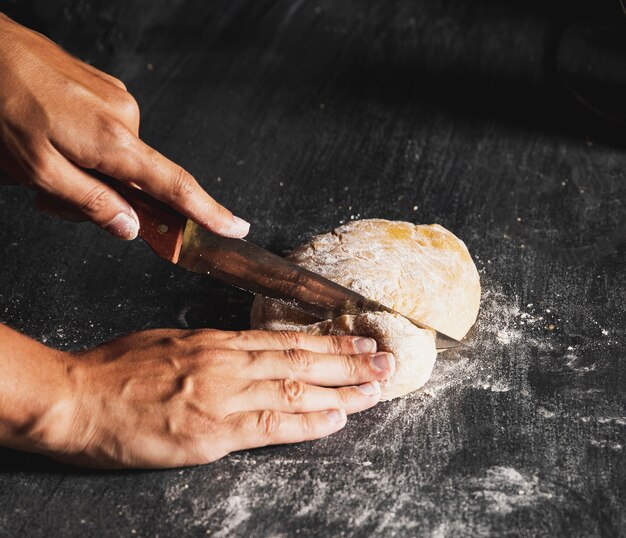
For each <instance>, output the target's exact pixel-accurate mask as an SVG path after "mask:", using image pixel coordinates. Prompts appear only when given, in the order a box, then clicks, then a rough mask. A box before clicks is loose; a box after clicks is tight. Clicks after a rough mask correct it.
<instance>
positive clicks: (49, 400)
mask: <svg viewBox="0 0 626 538" xmlns="http://www.w3.org/2000/svg"><path fill="white" fill-rule="evenodd" d="M76 363H78V361H76V359H74V358H73V357H72V356H71V355H69V354H67V353H63V352H61V351H57V350H54V349H51V348H48V347H46V346H44V345H43V344H40V343H38V342H35V341H34V340H31V339H30V338H27V337H26V336H23V335H21V334H19V333H17V332H14V331H12V330H10V329H8V328H7V327H4V326H2V325H0V444H2V445H5V446H9V447H11V448H16V449H19V450H26V451H29V452H38V453H45V454H51V453H58V452H60V451H61V452H62V451H64V450H66V447H67V446H68V444H69V442H70V440H71V437H70V433H71V430H72V423H73V421H74V416H75V414H76V402H77V389H78V381H77V369H76Z"/></svg>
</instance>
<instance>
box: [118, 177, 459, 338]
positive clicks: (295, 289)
mask: <svg viewBox="0 0 626 538" xmlns="http://www.w3.org/2000/svg"><path fill="white" fill-rule="evenodd" d="M114 187H115V188H116V189H117V190H118V191H120V193H121V194H122V195H123V196H124V197H125V198H126V199H127V200H128V202H129V203H130V204H131V206H132V207H133V209H134V210H135V212H136V213H137V216H138V217H139V236H140V237H141V238H142V239H143V240H144V241H145V242H146V243H147V244H148V245H149V246H150V247H151V248H152V250H154V252H155V253H156V254H157V255H158V256H160V257H161V258H163V259H165V260H167V261H169V262H171V263H174V264H176V265H179V266H181V267H184V268H185V269H187V270H189V271H193V272H195V273H201V274H207V275H210V276H212V277H215V278H217V279H218V280H221V281H222V282H225V283H227V284H230V285H232V286H235V287H238V288H241V289H244V290H246V291H249V292H252V293H255V294H258V295H263V296H265V297H271V298H273V299H277V300H279V301H282V302H284V303H286V304H287V305H289V306H292V307H295V308H297V309H299V310H301V311H303V312H305V313H306V314H309V315H310V316H311V317H312V318H314V319H315V320H320V319H321V320H324V319H332V318H335V317H338V316H341V315H343V314H362V313H364V312H389V313H391V314H397V315H400V316H402V317H404V318H406V319H408V320H409V321H410V322H411V323H412V324H413V325H415V326H416V327H419V328H420V329H428V330H431V331H433V332H434V333H435V342H436V346H437V349H438V350H443V349H450V348H453V347H457V346H459V345H463V344H462V343H461V342H459V341H458V340H456V339H454V338H452V337H451V336H447V335H445V334H443V333H442V332H440V331H437V330H436V329H433V328H432V327H429V326H428V325H426V324H424V323H422V322H420V321H417V320H415V319H412V318H410V317H408V316H405V315H403V314H401V313H400V312H396V311H395V310H393V309H392V308H389V307H387V306H385V305H383V304H381V303H379V302H377V301H373V300H371V299H368V298H367V297H364V296H363V295H360V294H358V293H356V292H354V291H352V290H350V289H348V288H345V287H343V286H340V285H339V284H337V283H336V282H333V281H332V280H328V279H327V278H324V277H323V276H321V275H318V274H316V273H314V272H313V271H309V270H307V269H305V268H304V267H301V266H299V265H297V264H295V263H293V262H291V261H289V260H287V259H285V258H282V257H281V256H277V255H276V254H272V253H271V252H269V251H268V250H265V249H263V248H261V247H259V246H257V245H255V244H253V243H250V242H249V241H246V240H244V239H233V238H230V237H222V236H220V235H217V234H214V233H212V232H210V231H208V230H206V229H204V228H202V227H200V226H199V225H197V224H196V223H195V222H193V221H191V220H188V219H187V218H186V217H185V216H183V215H181V214H180V213H178V212H177V211H176V210H174V209H173V208H171V207H169V206H168V205H166V204H164V203H162V202H160V201H158V200H156V199H154V198H152V197H151V196H150V195H148V194H146V193H145V192H143V191H141V190H139V189H137V188H134V187H130V186H126V185H121V184H119V183H117V184H116V185H114Z"/></svg>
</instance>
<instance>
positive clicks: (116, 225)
mask: <svg viewBox="0 0 626 538" xmlns="http://www.w3.org/2000/svg"><path fill="white" fill-rule="evenodd" d="M104 229H105V230H106V231H107V232H109V233H110V234H111V235H112V236H114V237H117V238H119V239H125V240H130V239H135V237H137V234H138V233H139V222H138V221H137V220H136V219H135V218H133V217H132V216H131V215H129V214H128V213H118V214H117V215H115V217H113V219H111V221H110V222H109V223H107V224H105V226H104Z"/></svg>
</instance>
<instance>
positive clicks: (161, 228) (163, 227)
mask: <svg viewBox="0 0 626 538" xmlns="http://www.w3.org/2000/svg"><path fill="white" fill-rule="evenodd" d="M157 230H158V231H159V233H160V234H163V235H165V234H166V233H167V232H168V231H169V228H168V227H167V224H159V227H158V228H157Z"/></svg>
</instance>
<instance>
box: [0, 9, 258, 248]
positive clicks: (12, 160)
mask: <svg viewBox="0 0 626 538" xmlns="http://www.w3.org/2000/svg"><path fill="white" fill-rule="evenodd" d="M0 73H1V76H0V168H2V170H3V171H4V172H5V173H6V174H9V175H10V176H12V177H13V178H15V179H17V180H18V181H19V182H21V183H23V184H25V185H27V186H29V187H32V188H34V189H36V190H37V191H38V196H37V205H38V207H39V208H40V209H42V210H45V211H48V212H51V213H54V214H56V215H58V216H61V217H63V218H68V219H79V220H90V221H92V222H94V223H95V224H97V225H98V226H101V227H102V228H104V229H106V230H107V231H109V232H110V233H112V234H113V235H115V236H116V237H119V238H121V239H133V238H135V237H136V236H137V233H138V230H139V221H138V219H137V215H136V214H135V212H134V211H133V209H132V208H131V206H130V205H129V204H128V202H127V201H126V200H125V199H124V198H123V197H122V196H121V195H120V194H118V193H117V191H115V190H114V189H112V188H111V187H109V186H108V185H106V184H105V183H103V182H102V181H100V180H99V179H97V178H96V177H95V176H94V174H92V173H90V170H96V171H98V172H101V173H103V174H105V175H108V176H111V177H113V178H116V179H117V180H119V181H122V182H124V183H130V184H133V185H134V186H138V187H140V188H141V189H143V190H145V191H146V192H148V193H149V194H151V195H152V196H154V197H155V198H158V199H159V200H161V201H163V202H165V203H167V204H169V205H171V206H173V207H174V208H175V209H177V210H178V211H180V212H181V213H183V214H184V215H186V216H187V217H188V218H190V219H192V220H194V221H195V222H197V223H198V224H200V225H201V226H204V227H206V228H208V229H210V230H213V231H214V232H216V233H218V234H221V235H225V236H230V237H243V236H245V235H246V234H247V233H248V229H249V224H248V223H247V222H245V221H244V220H242V219H240V218H238V217H235V216H233V214H232V213H231V212H230V211H228V210H227V209H226V208H224V207H223V206H221V205H220V204H218V203H217V202H216V201H215V200H214V199H213V198H211V197H210V196H209V195H208V194H207V193H206V192H205V191H204V190H203V189H202V187H201V186H200V185H199V184H198V182H197V181H196V180H195V179H194V178H193V177H192V176H191V175H190V174H189V173H188V172H186V171H185V170H184V169H182V168H181V167H180V166H178V165H176V164H175V163H173V162H172V161H170V160H168V159H167V158H165V157H164V156H163V155H161V154H160V153H158V152H157V151H155V150H154V149H152V148H151V147H150V146H148V145H146V144H145V143H143V142H142V141H141V140H140V139H139V136H138V133H139V108H138V106H137V102H136V101H135V100H134V99H133V97H132V96H131V95H130V93H128V92H127V91H126V87H125V86H124V84H123V83H122V82H120V81H119V80H117V79H116V78H114V77H112V76H110V75H107V74H106V73H103V72H102V71H99V70H98V69H96V68H94V67H92V66H90V65H87V64H85V63H83V62H81V61H79V60H77V59H76V58H74V57H72V56H70V55H69V54H67V53H66V52H65V51H63V50H62V49H61V48H60V47H58V46H57V45H55V44H54V43H53V42H51V41H50V40H49V39H47V38H46V37H44V36H42V35H41V34H38V33H36V32H33V31H31V30H28V29H27V28H24V27H23V26H20V25H19V24H17V23H15V22H13V21H12V20H10V19H8V18H7V17H5V16H3V15H2V14H0ZM0 175H1V174H0ZM0 183H1V182H0Z"/></svg>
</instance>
